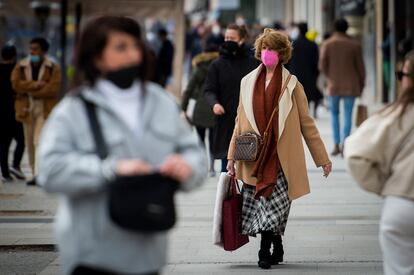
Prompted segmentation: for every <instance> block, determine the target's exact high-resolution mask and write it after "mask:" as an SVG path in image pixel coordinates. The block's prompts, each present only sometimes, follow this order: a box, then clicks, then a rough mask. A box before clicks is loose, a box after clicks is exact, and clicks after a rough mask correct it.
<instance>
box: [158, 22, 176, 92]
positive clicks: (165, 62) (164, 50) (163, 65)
mask: <svg viewBox="0 0 414 275" xmlns="http://www.w3.org/2000/svg"><path fill="white" fill-rule="evenodd" d="M158 39H160V41H161V48H160V50H159V52H158V56H157V67H156V70H155V77H156V79H157V83H158V84H160V85H161V86H163V87H165V86H166V85H167V81H168V79H169V77H170V76H171V73H172V66H173V58H174V46H173V44H172V43H171V41H170V40H169V39H168V32H167V31H166V30H165V29H160V30H159V31H158Z"/></svg>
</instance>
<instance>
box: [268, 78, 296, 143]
mask: <svg viewBox="0 0 414 275" xmlns="http://www.w3.org/2000/svg"><path fill="white" fill-rule="evenodd" d="M291 77H292V75H291V74H289V76H288V78H287V79H286V81H285V84H284V85H283V88H282V90H280V95H279V99H278V100H277V104H276V107H275V108H274V109H273V112H272V115H271V116H270V119H269V122H268V123H267V126H266V130H265V131H264V134H263V135H264V136H267V134H268V132H269V128H270V125H271V124H272V121H273V118H274V116H275V114H276V112H277V111H278V110H279V101H280V99H281V98H282V95H283V93H284V92H285V90H286V88H287V85H288V84H289V81H290V78H291Z"/></svg>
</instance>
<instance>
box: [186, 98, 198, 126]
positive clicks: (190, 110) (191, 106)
mask: <svg viewBox="0 0 414 275" xmlns="http://www.w3.org/2000/svg"><path fill="white" fill-rule="evenodd" d="M196 104H197V100H195V99H194V98H190V100H189V101H188V105H187V111H186V112H185V113H186V115H187V117H188V119H189V120H190V121H192V120H193V118H194V110H195V106H196Z"/></svg>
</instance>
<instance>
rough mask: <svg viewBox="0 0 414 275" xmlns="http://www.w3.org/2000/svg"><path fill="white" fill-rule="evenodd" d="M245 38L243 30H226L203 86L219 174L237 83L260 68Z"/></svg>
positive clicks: (233, 27) (232, 26)
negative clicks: (211, 118)
mask: <svg viewBox="0 0 414 275" xmlns="http://www.w3.org/2000/svg"><path fill="white" fill-rule="evenodd" d="M246 38H247V31H246V28H245V27H242V26H238V25H236V24H230V25H229V26H227V29H226V31H225V34H224V40H225V42H224V43H223V44H222V45H221V47H220V57H219V58H218V59H217V60H215V61H214V62H213V63H212V64H211V65H210V68H209V70H208V74H207V79H206V81H205V86H204V95H205V97H206V99H207V102H208V104H209V105H210V107H211V108H212V110H213V112H214V114H215V115H216V123H215V126H214V131H213V132H214V138H213V139H214V142H213V156H214V158H215V159H221V172H226V167H227V151H228V148H229V143H230V139H231V135H232V133H233V128H234V119H235V118H236V113H237V105H238V102H239V94H240V80H241V79H242V78H243V77H244V76H245V75H246V74H248V73H249V72H251V71H252V70H253V69H255V68H256V67H257V66H258V65H259V62H258V61H257V60H256V59H255V58H254V57H251V56H250V55H249V49H248V48H247V47H245V45H244V42H245V40H246Z"/></svg>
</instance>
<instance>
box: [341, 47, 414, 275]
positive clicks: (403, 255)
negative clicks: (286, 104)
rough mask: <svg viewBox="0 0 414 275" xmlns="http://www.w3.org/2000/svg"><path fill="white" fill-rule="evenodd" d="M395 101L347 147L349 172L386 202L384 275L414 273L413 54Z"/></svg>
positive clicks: (382, 232)
mask: <svg viewBox="0 0 414 275" xmlns="http://www.w3.org/2000/svg"><path fill="white" fill-rule="evenodd" d="M397 77H398V79H399V80H400V81H401V92H400V93H399V95H398V98H397V99H396V101H395V102H394V103H392V104H390V105H389V106H388V107H386V108H385V109H383V110H381V111H380V112H378V113H376V114H375V115H373V116H371V117H370V118H369V119H367V120H366V121H365V122H364V123H363V124H362V125H361V126H360V128H358V130H357V131H356V132H355V133H354V134H353V135H351V136H350V137H349V138H348V139H347V140H346V142H345V152H344V155H345V160H346V163H347V165H348V170H349V172H350V173H351V175H352V176H353V178H354V179H355V180H356V182H358V183H359V184H360V185H361V186H364V187H365V188H367V190H370V191H372V192H375V193H377V194H378V195H380V196H382V197H384V206H383V209H382V214H381V221H380V230H379V231H380V233H379V238H380V244H381V250H382V255H383V259H384V273H385V274H386V275H409V274H410V275H412V274H414V261H413V259H414V174H413V172H412V171H413V169H412V164H413V162H414V122H413V116H414V51H411V52H409V53H408V54H407V56H406V58H405V62H404V66H403V68H402V70H401V71H399V72H397Z"/></svg>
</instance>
